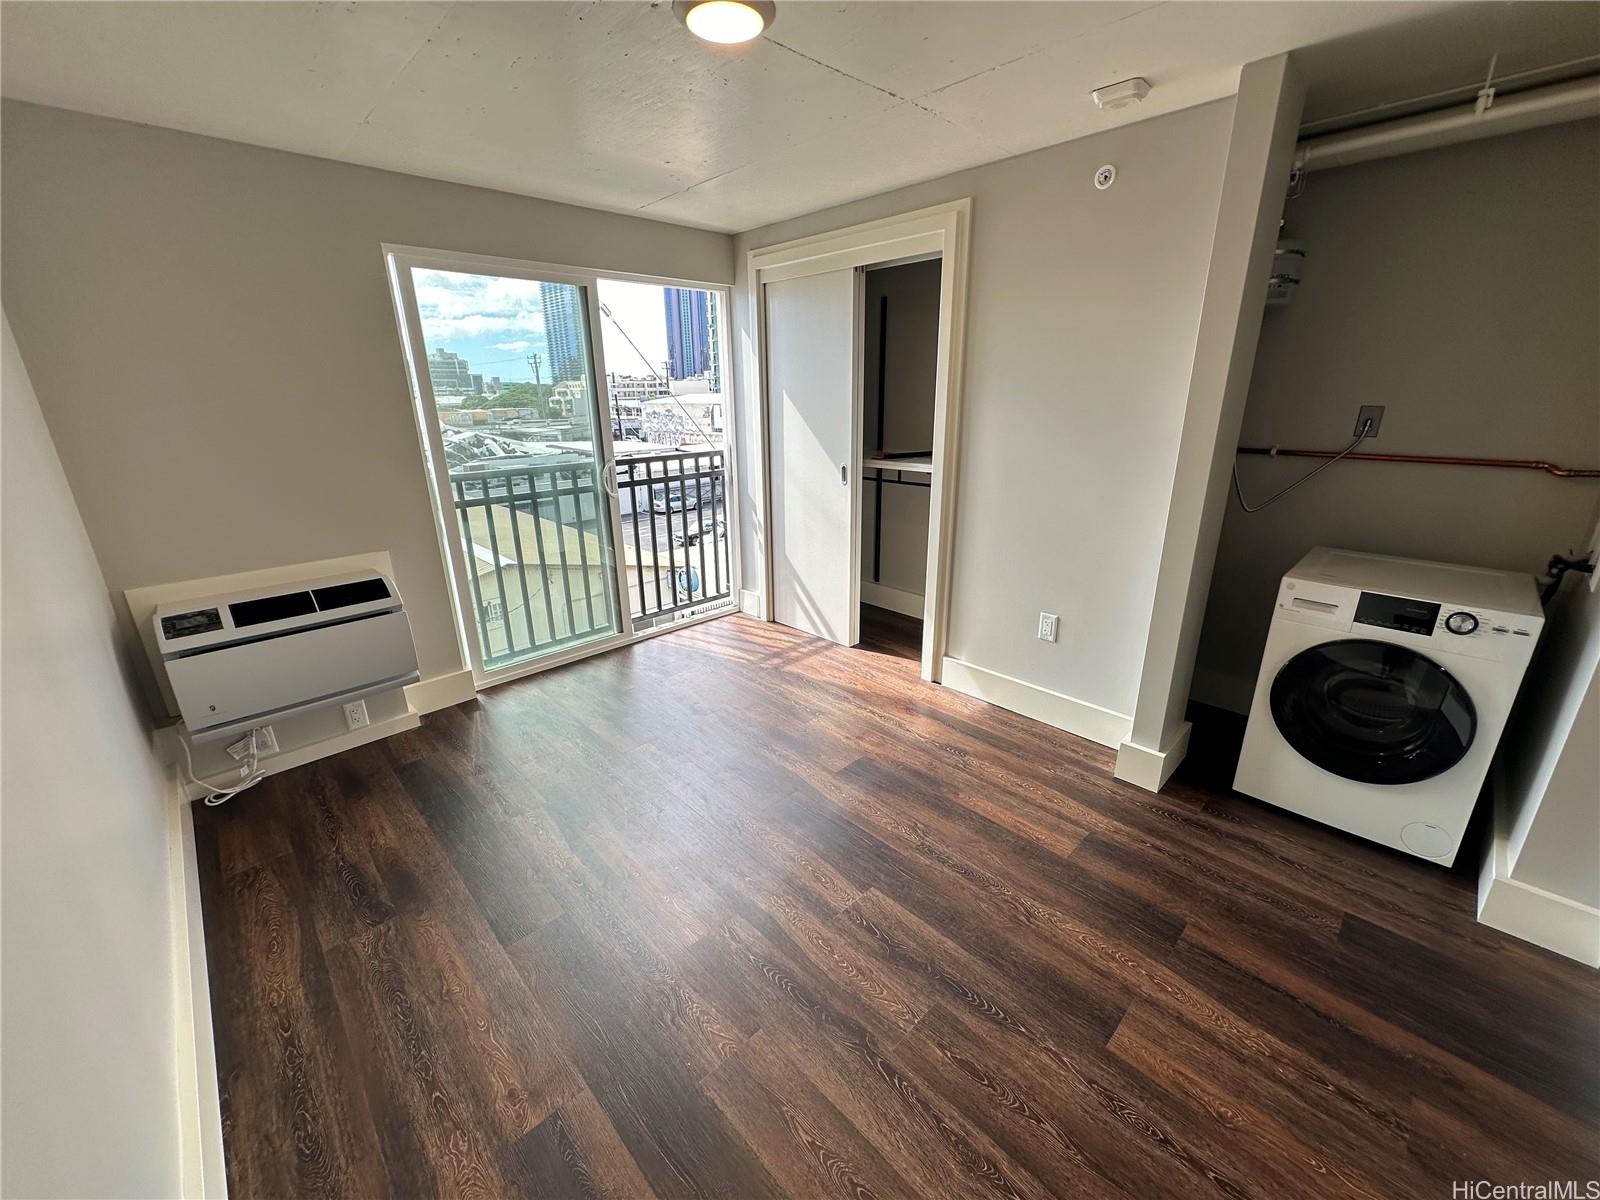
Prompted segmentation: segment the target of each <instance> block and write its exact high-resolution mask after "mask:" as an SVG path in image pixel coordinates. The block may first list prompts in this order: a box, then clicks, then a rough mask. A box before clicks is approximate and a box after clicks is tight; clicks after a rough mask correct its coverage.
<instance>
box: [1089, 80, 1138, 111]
mask: <svg viewBox="0 0 1600 1200" xmlns="http://www.w3.org/2000/svg"><path fill="white" fill-rule="evenodd" d="M1089 94H1090V95H1091V96H1093V97H1094V102H1095V104H1096V105H1098V106H1099V107H1101V108H1106V109H1111V108H1127V107H1128V105H1130V104H1137V103H1139V101H1141V100H1143V99H1144V98H1145V97H1146V96H1148V95H1149V94H1150V81H1149V80H1148V79H1145V78H1143V77H1142V76H1139V75H1135V76H1134V77H1133V78H1132V79H1124V80H1123V81H1122V82H1121V83H1108V84H1106V86H1105V87H1099V88H1095V90H1094V91H1092V92H1090V93H1089Z"/></svg>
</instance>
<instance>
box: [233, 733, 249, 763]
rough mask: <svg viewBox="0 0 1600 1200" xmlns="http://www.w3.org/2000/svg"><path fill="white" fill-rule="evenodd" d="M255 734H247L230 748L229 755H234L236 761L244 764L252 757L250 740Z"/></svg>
mask: <svg viewBox="0 0 1600 1200" xmlns="http://www.w3.org/2000/svg"><path fill="white" fill-rule="evenodd" d="M252 736H254V735H253V734H248V733H247V734H245V735H244V736H243V737H242V738H240V739H239V740H238V741H237V742H235V743H234V744H233V745H231V746H229V747H228V753H229V754H231V755H233V757H234V761H236V762H243V761H244V760H245V759H247V758H249V757H250V739H251V737H252Z"/></svg>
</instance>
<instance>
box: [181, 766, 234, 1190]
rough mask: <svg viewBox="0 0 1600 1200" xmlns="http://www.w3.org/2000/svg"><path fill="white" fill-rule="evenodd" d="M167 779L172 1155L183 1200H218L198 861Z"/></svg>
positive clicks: (221, 1169) (215, 1096) (217, 1106)
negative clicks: (175, 1137)
mask: <svg viewBox="0 0 1600 1200" xmlns="http://www.w3.org/2000/svg"><path fill="white" fill-rule="evenodd" d="M177 784H178V780H177V778H176V776H174V777H173V790H174V803H173V804H172V808H171V813H172V825H171V843H172V844H171V854H172V861H171V869H170V874H171V920H172V967H173V1001H174V1006H175V1009H176V1012H175V1014H174V1047H175V1050H176V1054H177V1059H178V1123H179V1141H180V1145H179V1155H180V1165H181V1176H182V1186H183V1195H184V1200H226V1197H227V1195H228V1175H227V1168H226V1164H225V1163H224V1160H223V1151H222V1098H221V1093H220V1091H219V1089H218V1086H217V1056H216V1044H215V1042H214V1041H213V1032H212V1026H211V981H210V978H209V976H208V975H207V972H206V939H205V926H204V924H203V923H202V919H201V913H200V862H199V858H198V856H197V855H196V853H195V846H194V812H193V810H192V809H191V808H190V807H189V805H188V804H187V803H185V802H184V797H183V795H182V792H181V789H179V788H178V786H177Z"/></svg>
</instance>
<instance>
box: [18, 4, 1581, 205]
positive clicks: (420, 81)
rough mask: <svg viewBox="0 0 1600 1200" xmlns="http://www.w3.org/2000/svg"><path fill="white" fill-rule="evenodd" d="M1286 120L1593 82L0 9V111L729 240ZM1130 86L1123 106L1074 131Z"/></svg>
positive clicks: (829, 27)
mask: <svg viewBox="0 0 1600 1200" xmlns="http://www.w3.org/2000/svg"><path fill="white" fill-rule="evenodd" d="M1302 47H1316V49H1314V50H1312V51H1310V52H1308V54H1307V55H1306V56H1305V67H1306V70H1307V72H1308V74H1309V75H1310V77H1311V82H1312V99H1311V105H1310V107H1309V108H1308V112H1307V117H1308V119H1316V118H1325V117H1329V116H1335V115H1337V114H1340V113H1344V112H1348V111H1351V110H1353V109H1357V108H1363V107H1366V106H1369V105H1373V104H1379V103H1384V102H1388V101H1394V100H1399V99H1403V98H1405V97H1408V96H1413V95H1417V94H1419V93H1423V92H1432V91H1436V90H1439V89H1443V88H1453V87H1462V86H1464V85H1471V84H1473V83H1474V82H1475V81H1476V80H1479V79H1481V77H1482V73H1483V71H1484V69H1485V68H1486V66H1487V64H1488V58H1489V55H1490V54H1492V53H1496V52H1498V53H1499V54H1500V65H1499V69H1500V71H1501V72H1511V71H1521V70H1527V69H1530V68H1535V67H1544V66H1547V65H1550V64H1552V63H1556V62H1560V61H1565V60H1572V59H1577V58H1580V57H1584V56H1594V55H1597V54H1600V6H1597V5H1595V4H1593V3H1588V2H1584V3H1570V4H1569V3H1469V4H1458V3H1415V2H1406V3H1395V2H1381V0H1374V2H1360V3H1327V2H1321V0H1310V2H1303V3H1278V2H1266V3H1214V2H1213V3H1171V4H1158V3H1150V2H1148V0H1129V2H1112V3H1061V2H1055V3H1051V2H1042V3H1040V2H1032V3H1013V2H1009V0H990V2H980V3H927V2H922V0H902V2H887V0H878V2H876V3H860V2H853V3H820V2H816V0H809V2H802V0H779V4H778V17H777V20H776V22H775V23H774V24H773V26H772V27H771V29H770V31H769V34H768V36H766V37H764V38H762V39H760V40H759V41H757V42H755V43H754V44H752V45H750V46H746V47H743V48H738V49H731V50H730V49H723V48H719V47H713V46H708V45H705V44H703V43H701V42H699V41H697V40H696V39H695V38H693V37H692V36H691V35H690V34H689V33H688V31H687V30H685V29H684V28H683V26H682V25H681V24H680V23H679V22H678V20H677V19H676V18H675V17H674V16H673V15H672V12H671V9H670V6H669V5H668V4H666V3H661V4H646V3H628V2H625V0H615V2H609V3H603V4H599V3H587V4H567V3H516V2H508V3H340V4H312V3H232V4H229V3H149V2H143V0H138V2H123V3H82V2H64V0H44V2H40V0H7V2H6V3H4V4H3V6H0V92H3V93H4V94H5V95H6V96H11V97H17V98H21V99H25V100H32V101H36V102H38V103H41V104H51V105H56V106H59V107H63V108H72V109H78V110H82V111H85V112H93V113H100V114H103V115H106V116H113V117H121V118H124V119H127V120H132V121H141V122H146V123H149V124H154V125H165V126H170V127H172V128H176V129H184V130H189V131H192V132H196V133H204V134H210V135H212V136H215V137H223V138H231V139H234V140H236V141H242V142H252V143H256V144H258V145H263V146H272V147H276V148H279V149H284V150H294V151H299V152H301V153H305V154H314V155H320V156H322V157H326V158H336V159H343V160H346V161H349V162H356V163H362V164H366V165H369V166H375V167H384V168H388V169H390V170H396V171H404V172H407V173H409V174H414V175H426V176H431V177H434V178H438V179H449V180H456V181H458V182H461V183H471V184H478V185H481V186H485V187H492V188H498V189H501V190H504V191H509V192H518V193H522V194H525V195H532V196H544V197H549V198H551V199H556V200H565V201H570V202H572V203H576V204H585V205H590V206H593V207H597V208H606V209H614V210H619V211H624V212H638V213H643V214H644V215H647V216H652V217H658V218H660V219H662V220H668V221H676V222H680V223H683V224H689V225H698V226H704V227H706V228H711V229H720V230H725V231H736V230H742V229H748V228H752V227H755V226H758V225H762V224H766V223H768V222H771V221H775V220H779V219H782V218H785V217H790V216H794V215H797V214H800V213H804V212H810V211H813V210H815V209H818V208H823V207H826V206H828V205H831V204H837V203H841V202H844V201H847V200H852V199H856V198H859V197H861V196H866V195H871V194H873V193H876V192H882V191H886V190H888V189H890V188H894V187H898V186H901V185H902V184H907V183H912V182H915V181H918V180H922V179H930V178H934V177H936V176H939V175H943V174H946V173H948V172H950V171H955V170H959V169H961V168H964V167H970V166H976V165H978V164H980V163H984V162H991V161H993V160H995V159H999V158H1005V157H1009V156H1011V155H1014V154H1019V153H1022V152H1024V151H1028V150H1033V149H1037V148H1039V147H1041V146H1048V145H1054V144H1055V143H1057V142H1061V141H1066V140H1068V139H1070V138H1074V137H1080V136H1082V135H1084V134H1088V133H1093V132H1097V131H1099V130H1103V129H1107V128H1111V127H1113V126H1115V125H1118V124H1124V123H1126V122H1128V121H1131V120H1139V119H1143V118H1146V117H1149V116H1152V115H1155V114H1158V113H1162V112H1170V111H1172V110H1174V109H1178V108H1183V107H1186V106H1188V105H1191V104H1197V103H1201V102H1203V101H1206V100H1211V99H1215V98H1217V97H1219V96H1224V95H1228V94H1230V93H1231V92H1232V91H1233V90H1234V88H1235V86H1236V83H1237V77H1238V68H1239V66H1240V64H1242V63H1245V62H1249V61H1251V60H1252V59H1257V58H1261V57H1264V56H1267V55H1270V54H1276V53H1279V52H1281V51H1284V50H1291V49H1298V48H1302ZM1131 75H1143V76H1145V77H1146V78H1148V79H1149V80H1150V82H1151V83H1152V84H1153V85H1154V90H1153V91H1152V93H1151V95H1150V97H1149V99H1147V100H1146V101H1145V102H1144V103H1143V104H1142V105H1139V106H1137V107H1136V108H1134V109H1131V110H1124V111H1123V112H1120V113H1115V114H1113V113H1106V112H1101V111H1099V110H1097V109H1096V108H1095V107H1094V105H1093V103H1092V102H1091V101H1090V99H1089V92H1090V89H1092V88H1094V87H1096V86H1098V85H1101V84H1105V83H1112V82H1115V81H1117V80H1120V79H1124V78H1127V77H1128V76H1131Z"/></svg>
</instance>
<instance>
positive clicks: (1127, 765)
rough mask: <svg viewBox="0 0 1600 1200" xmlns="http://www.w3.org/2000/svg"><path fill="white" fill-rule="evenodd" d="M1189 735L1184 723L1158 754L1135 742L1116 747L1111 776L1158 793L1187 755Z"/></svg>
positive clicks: (1187, 726) (1188, 729) (1186, 723)
mask: <svg viewBox="0 0 1600 1200" xmlns="http://www.w3.org/2000/svg"><path fill="white" fill-rule="evenodd" d="M1189 733H1190V726H1189V722H1187V721H1185V722H1184V723H1183V725H1182V727H1181V728H1180V729H1179V730H1178V731H1177V732H1176V733H1174V734H1173V735H1172V737H1171V738H1169V739H1168V740H1167V744H1166V745H1165V746H1163V747H1161V749H1159V750H1152V749H1150V747H1148V746H1141V745H1139V744H1138V743H1137V742H1123V743H1122V744H1121V745H1120V746H1118V747H1117V767H1116V770H1115V771H1113V772H1112V774H1114V775H1115V776H1116V777H1117V778H1118V779H1120V780H1122V781H1123V782H1124V783H1131V784H1133V785H1134V786H1135V787H1142V788H1143V789H1144V790H1145V791H1147V792H1159V791H1160V790H1161V789H1162V788H1163V787H1165V786H1166V783H1167V780H1169V779H1171V778H1172V773H1173V772H1174V771H1176V770H1177V769H1178V764H1179V763H1181V762H1182V761H1183V756H1184V755H1185V754H1187V753H1189Z"/></svg>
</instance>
